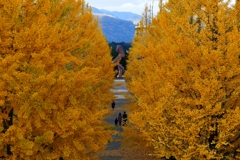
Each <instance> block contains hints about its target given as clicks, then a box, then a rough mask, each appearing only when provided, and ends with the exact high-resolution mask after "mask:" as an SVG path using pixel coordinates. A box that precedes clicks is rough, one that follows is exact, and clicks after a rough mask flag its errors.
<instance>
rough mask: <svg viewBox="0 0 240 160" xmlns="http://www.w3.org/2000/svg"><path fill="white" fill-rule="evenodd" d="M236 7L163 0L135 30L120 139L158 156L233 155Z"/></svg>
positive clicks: (238, 53)
mask: <svg viewBox="0 0 240 160" xmlns="http://www.w3.org/2000/svg"><path fill="white" fill-rule="evenodd" d="M238 12H239V11H238V9H236V8H230V7H229V4H228V2H224V1H222V0H210V1H190V0H181V1H179V0H169V1H168V3H166V4H165V5H164V6H163V10H162V11H161V12H160V13H159V14H158V15H157V17H156V18H154V19H153V23H152V24H151V25H150V26H149V27H148V28H144V26H142V28H141V30H138V34H137V35H136V36H135V39H134V42H133V47H132V48H131V49H130V53H129V62H128V64H129V65H128V70H127V71H126V74H125V78H126V82H127V87H128V88H129V89H130V92H131V93H132V94H133V98H132V106H130V109H131V114H130V115H129V121H130V123H131V126H129V127H127V128H126V129H125V133H124V135H125V137H126V138H125V143H127V144H128V145H131V144H132V145H134V146H137V147H139V148H140V147H144V148H145V151H143V152H145V153H149V154H151V155H154V156H156V157H158V158H161V157H166V158H169V157H171V156H172V157H175V158H176V159H211V158H215V159H221V158H224V157H225V158H228V159H231V158H234V157H235V158H237V156H238V154H239V143H240V138H239V137H240V136H239V127H240V119H239V118H240V112H239V102H240V101H239V100H240V98H239V97H240V92H239V91H240V88H239V87H240V79H239V78H240V76H239V75H240V62H239V57H240V50H239V45H240V33H239V30H238V28H239V22H238V21H237V19H238V16H237V15H238ZM141 33H144V34H141ZM140 149H141V148H140ZM141 150H142V149H141ZM150 151H152V152H154V153H153V154H152V153H150Z"/></svg>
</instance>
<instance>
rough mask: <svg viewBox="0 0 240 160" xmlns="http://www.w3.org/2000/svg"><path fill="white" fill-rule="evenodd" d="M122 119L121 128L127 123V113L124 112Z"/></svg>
mask: <svg viewBox="0 0 240 160" xmlns="http://www.w3.org/2000/svg"><path fill="white" fill-rule="evenodd" d="M122 117H123V122H124V123H123V126H124V125H125V124H126V122H127V113H126V112H125V111H124V113H123V115H122Z"/></svg>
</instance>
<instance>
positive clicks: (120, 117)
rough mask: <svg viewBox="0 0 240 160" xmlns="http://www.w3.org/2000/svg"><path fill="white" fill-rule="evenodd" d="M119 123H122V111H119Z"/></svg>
mask: <svg viewBox="0 0 240 160" xmlns="http://www.w3.org/2000/svg"><path fill="white" fill-rule="evenodd" d="M118 124H119V126H121V125H122V114H121V113H119V115H118Z"/></svg>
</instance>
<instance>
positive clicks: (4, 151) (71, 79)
mask: <svg viewBox="0 0 240 160" xmlns="http://www.w3.org/2000/svg"><path fill="white" fill-rule="evenodd" d="M113 67H114V66H113V65H112V57H111V55H110V48H109V46H108V43H107V41H106V39H105V37H104V35H103V34H102V31H101V29H99V27H98V21H96V20H95V19H94V17H93V14H92V12H91V9H90V8H89V7H88V5H87V4H85V2H84V1H83V0H77V1H76V0H8V1H5V0H0V158H1V159H18V160H20V159H25V160H27V159H29V160H30V159H31V160H32V159H39V160H42V159H59V158H60V159H62V158H63V159H71V160H73V159H76V160H79V159H84V160H87V159H90V158H92V157H91V156H92V153H95V152H97V151H100V150H102V149H103V148H104V146H105V144H106V143H107V142H108V140H110V139H111V136H110V134H111V131H110V130H109V129H108V126H107V124H105V123H104V122H103V116H104V114H105V113H107V112H108V110H107V107H108V105H109V104H110V103H111V100H112V99H113V98H114V97H113V95H112V93H111V92H110V88H111V87H112V83H113V79H114V74H115V73H114V71H113V69H112V68H113Z"/></svg>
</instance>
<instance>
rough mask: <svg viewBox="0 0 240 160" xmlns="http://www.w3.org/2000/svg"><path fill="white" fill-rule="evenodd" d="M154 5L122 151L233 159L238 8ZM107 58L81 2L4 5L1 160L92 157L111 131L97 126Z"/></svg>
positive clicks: (238, 101) (15, 0) (140, 34)
mask: <svg viewBox="0 0 240 160" xmlns="http://www.w3.org/2000/svg"><path fill="white" fill-rule="evenodd" d="M159 7H160V8H161V10H160V12H159V13H158V15H156V17H154V18H153V19H151V21H149V20H147V19H145V18H147V16H146V15H145V16H143V17H144V18H143V20H142V21H141V22H140V24H139V26H138V28H137V32H136V35H135V38H134V41H133V43H132V48H130V51H129V56H128V58H129V59H128V65H127V71H126V72H125V75H124V76H125V80H126V83H127V87H128V88H129V92H130V93H131V97H129V101H130V103H129V105H128V106H126V107H128V110H129V117H128V119H129V122H128V125H127V126H125V127H124V128H123V131H122V132H121V136H122V137H123V141H122V147H123V148H122V149H125V150H126V151H132V150H134V151H136V152H128V153H126V155H127V154H129V155H132V154H134V153H137V154H138V155H141V156H140V157H139V159H150V158H152V159H161V158H166V159H179V160H180V159H186V160H190V159H191V160H193V159H212V160H215V159H216V160H218V159H219V160H220V159H222V160H225V159H240V153H239V152H240V109H239V105H240V98H239V97H240V66H239V65H240V64H239V63H240V48H239V46H240V32H239V26H240V19H239V17H240V15H239V13H240V10H239V9H240V2H239V1H238V0H236V2H234V3H231V4H230V2H226V1H222V0H208V1H206V0H168V1H167V2H166V3H165V4H163V5H161V6H159ZM149 22H151V23H149ZM110 51H111V48H109V46H108V43H107V41H106V39H105V37H104V35H103V34H102V32H101V26H100V25H99V23H98V21H97V20H96V19H94V16H93V14H92V12H91V9H90V8H89V7H88V5H87V4H86V3H85V2H84V1H82V0H77V1H76V0H9V1H5V0H0V123H1V127H0V157H1V159H9V160H10V159H18V160H19V159H26V160H27V159H29V160H32V159H39V160H42V159H64V160H67V159H69V160H74V159H76V160H79V159H81V160H87V159H95V158H98V157H94V156H93V155H95V154H96V153H99V152H100V151H103V150H104V149H105V147H106V145H107V144H108V142H110V141H111V135H113V134H114V132H115V130H114V129H112V126H111V125H110V124H107V123H106V122H105V121H104V117H105V116H107V115H109V114H110V113H109V112H110V110H109V105H110V103H111V101H112V100H113V99H114V95H113V93H111V92H110V89H111V88H112V84H113V80H114V76H115V74H116V73H115V72H114V71H113V68H114V65H113V64H112V59H113V58H114V57H111V56H110ZM126 157H127V156H126ZM125 159H129V158H125Z"/></svg>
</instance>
